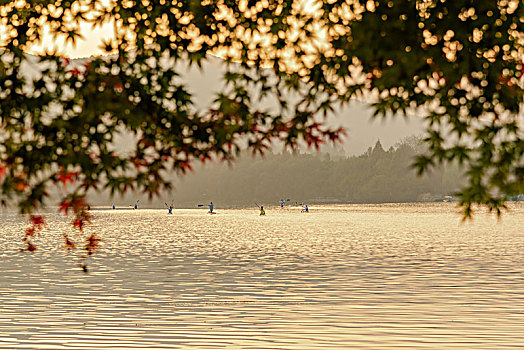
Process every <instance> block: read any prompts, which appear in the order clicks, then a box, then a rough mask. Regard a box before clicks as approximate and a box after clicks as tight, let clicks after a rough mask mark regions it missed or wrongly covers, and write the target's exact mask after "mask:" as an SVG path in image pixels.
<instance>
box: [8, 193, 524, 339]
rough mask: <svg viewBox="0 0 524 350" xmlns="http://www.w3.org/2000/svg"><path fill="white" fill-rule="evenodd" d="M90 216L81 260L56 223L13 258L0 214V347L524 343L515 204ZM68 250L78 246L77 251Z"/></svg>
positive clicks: (523, 254)
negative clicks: (82, 265)
mask: <svg viewBox="0 0 524 350" xmlns="http://www.w3.org/2000/svg"><path fill="white" fill-rule="evenodd" d="M218 213H219V214H218V215H207V214H206V211H205V210H198V209H194V210H191V209H187V210H182V209H181V210H177V209H175V210H174V214H173V215H168V214H167V210H137V211H132V210H116V211H96V210H95V211H93V214H94V216H95V220H94V222H93V224H92V225H91V226H89V227H88V228H87V232H93V231H94V232H97V233H99V236H100V237H101V238H103V242H102V244H101V248H100V250H99V251H98V252H97V253H96V254H95V256H94V257H93V258H92V259H90V261H89V269H90V270H89V273H88V274H84V273H83V272H82V271H81V270H80V269H79V267H78V265H77V263H78V256H79V254H80V252H74V253H68V252H66V251H64V250H63V249H62V248H61V246H62V245H63V242H62V239H61V235H62V233H63V232H72V229H71V228H70V226H69V225H68V223H67V221H66V220H65V219H64V218H63V217H62V216H60V215H57V214H50V215H49V217H48V227H47V229H46V230H45V231H44V233H43V234H42V236H41V237H39V238H38V239H36V243H37V245H38V250H37V251H35V252H34V253H32V254H28V253H20V252H18V250H19V249H20V248H21V247H22V242H21V238H22V235H23V232H24V229H25V227H27V224H26V219H22V218H20V217H19V216H18V215H17V214H16V213H9V212H5V211H4V212H3V213H2V214H0V220H1V221H0V225H1V226H0V232H1V235H0V247H1V248H2V249H1V251H0V348H2V349H100V348H111V349H133V348H137V349H142V348H147V349H177V348H186V349H220V348H227V349H235V348H236V349H320V348H324V349H353V348H356V349H368V348H369V349H377V348H379V349H380V348H381V349H391V348H413V349H427V348H438V349H450V348H464V349H483V348H486V349H488V348H490V349H491V348H511V347H514V348H516V347H522V346H523V344H524V229H523V227H524V205H523V204H522V203H514V204H511V211H510V212H509V213H505V214H504V216H503V218H502V219H501V220H500V221H498V220H497V219H496V217H494V216H490V215H488V214H486V213H483V212H479V213H477V214H476V216H475V218H474V220H473V221H472V222H467V223H461V217H460V214H459V213H458V212H457V209H456V208H455V206H454V205H453V204H446V203H435V204H385V205H348V206H319V207H313V208H311V212H310V213H309V214H300V210H299V209H297V208H286V209H284V210H279V209H277V208H269V209H268V210H267V215H266V216H265V217H259V216H258V215H257V214H258V211H257V210H255V209H253V210H220V208H218ZM77 243H79V242H78V241H77Z"/></svg>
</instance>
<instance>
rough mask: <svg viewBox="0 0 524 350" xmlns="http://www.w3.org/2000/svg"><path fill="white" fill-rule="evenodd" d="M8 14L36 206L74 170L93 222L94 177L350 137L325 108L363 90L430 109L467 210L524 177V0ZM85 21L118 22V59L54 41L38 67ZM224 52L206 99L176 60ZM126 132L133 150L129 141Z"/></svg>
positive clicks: (95, 8)
mask: <svg viewBox="0 0 524 350" xmlns="http://www.w3.org/2000/svg"><path fill="white" fill-rule="evenodd" d="M0 14H1V16H0V27H1V30H0V32H1V33H3V34H2V36H1V43H0V44H1V46H2V49H1V51H0V139H1V141H2V142H1V145H0V178H1V180H0V181H1V191H2V194H3V195H4V196H7V197H9V198H14V199H16V200H17V201H18V203H19V207H20V209H21V211H22V212H32V211H34V209H35V208H38V207H39V206H41V205H42V204H43V203H45V200H46V198H47V196H48V193H49V190H50V188H51V187H53V186H56V185H59V186H62V185H64V187H65V188H67V190H68V191H67V193H66V194H65V195H64V198H63V201H62V204H61V208H62V210H64V211H67V209H68V208H71V209H72V210H73V211H74V213H75V215H76V216H75V222H76V223H77V225H78V226H79V227H80V228H81V227H82V224H83V222H84V221H85V220H87V219H88V214H87V213H86V212H85V211H84V210H83V208H84V207H85V203H84V202H83V198H84V196H85V193H86V192H87V191H89V190H96V189H103V188H109V189H110V190H111V191H113V192H116V193H121V192H124V191H126V190H129V189H138V190H142V191H146V192H147V193H150V194H155V193H158V192H159V191H161V190H162V189H166V188H169V187H170V186H171V185H170V182H169V181H168V180H167V179H166V174H167V173H168V172H169V171H180V172H185V171H186V170H188V169H191V164H192V162H193V161H195V160H200V161H206V160H207V159H222V160H232V159H234V158H235V156H236V155H237V154H238V152H239V151H240V149H241V148H243V147H244V146H247V147H248V148H249V149H251V150H253V151H254V152H261V153H263V152H264V150H265V149H267V148H268V147H269V145H270V143H271V142H274V141H276V140H278V141H281V142H283V143H284V144H285V145H286V146H288V147H290V148H293V147H295V146H296V145H297V144H298V143H299V142H302V141H304V142H305V143H307V144H308V145H309V146H312V147H315V146H318V145H319V144H320V143H322V142H325V141H326V140H332V141H336V140H338V138H339V137H340V135H341V134H342V133H343V131H342V130H340V129H332V128H329V127H327V126H326V125H325V124H323V122H322V117H323V116H324V117H325V116H326V115H327V114H329V113H330V112H331V111H332V110H333V109H334V108H335V107H337V106H338V105H343V104H345V103H348V102H349V100H350V99H352V98H360V99H366V100H368V101H370V102H371V103H372V104H373V107H374V109H375V111H376V115H377V116H386V115H388V114H408V113H409V114H416V115H420V116H421V117H422V118H426V119H427V121H428V128H427V130H426V131H427V133H426V138H425V142H426V145H427V148H428V152H427V153H426V154H422V155H420V156H419V157H418V158H417V160H416V162H415V166H416V167H417V168H418V170H419V171H420V172H421V173H422V172H424V171H425V170H426V169H427V168H428V167H432V166H434V165H437V164H439V163H443V162H450V161H458V162H459V163H461V164H462V165H463V166H464V167H465V168H466V169H467V172H466V180H467V185H465V186H464V187H463V189H462V190H461V193H460V198H461V202H460V204H461V205H462V206H463V208H464V212H465V214H466V215H470V214H471V208H472V205H473V204H476V203H477V204H483V205H487V206H488V207H489V208H490V209H493V210H496V211H497V212H500V209H501V208H502V207H503V205H504V204H503V199H502V196H501V194H503V193H505V194H516V193H520V192H524V189H523V188H524V185H523V183H524V160H523V157H524V156H523V152H524V138H523V133H524V131H523V127H522V122H523V120H522V103H523V77H522V75H523V72H524V68H523V57H524V48H523V41H524V33H523V31H522V28H523V18H524V5H523V4H522V2H521V1H519V0H499V1H474V0H466V1H445V0H418V1H413V0H390V1H360V0H347V1H327V0H326V1H321V0H315V1H305V0H291V1H286V0H261V1H257V0H241V1H236V0H235V1H231V0H208V1H196V0H187V1H176V0H175V1H163V0H160V1H150V0H139V1H114V0H110V1H100V0H77V1H75V0H71V1H57V0H47V1H24V0H21V1H6V0H2V1H0ZM84 22H89V23H91V24H93V25H94V26H98V25H102V24H104V23H110V24H112V25H113V27H114V33H115V36H114V38H110V39H108V40H107V41H105V42H104V43H103V46H104V47H105V49H106V51H107V53H108V55H107V56H104V57H91V58H90V59H89V60H87V61H85V64H83V65H74V64H72V63H71V61H69V60H68V59H67V58H64V57H63V56H61V55H60V52H56V51H52V52H51V51H48V52H45V53H43V54H42V55H40V56H38V58H37V60H38V64H39V65H40V66H41V67H43V69H42V70H41V71H40V72H39V74H37V76H35V77H29V78H28V77H27V76H26V75H24V70H25V69H27V64H35V62H29V63H28V58H27V54H26V53H27V51H28V50H29V49H31V47H33V45H35V43H38V42H40V40H41V39H42V36H43V35H44V32H45V31H49V32H50V33H51V35H53V36H55V37H57V38H58V37H65V38H67V40H70V41H72V42H74V41H75V40H77V39H78V38H79V36H80V35H81V33H80V28H81V23H84ZM210 55H216V56H219V57H222V58H223V59H224V60H225V61H226V62H228V64H229V65H228V70H227V72H226V73H225V74H224V77H223V80H224V89H223V90H222V91H220V92H219V93H217V95H216V99H215V100H214V103H213V104H212V105H210V106H197V105H196V104H195V102H194V99H193V98H192V95H191V93H190V91H189V90H188V89H187V85H186V83H185V82H184V80H183V79H182V78H181V75H180V72H179V71H177V69H176V68H174V67H175V63H176V62H178V61H181V60H184V61H185V62H189V63H190V64H195V65H200V64H201V63H202V62H203V61H205V60H206V59H208V57H209V56H210ZM291 97H292V98H291ZM267 101H271V104H272V105H276V106H277V107H278V108H269V107H267V108H266V107H264V106H265V105H267V103H266V102H267ZM120 133H132V134H134V135H135V136H136V140H137V142H136V147H134V149H133V150H132V151H130V152H118V150H116V149H115V146H114V140H115V137H117V135H118V134H120ZM37 228H38V227H37Z"/></svg>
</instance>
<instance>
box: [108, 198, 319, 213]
mask: <svg viewBox="0 0 524 350" xmlns="http://www.w3.org/2000/svg"><path fill="white" fill-rule="evenodd" d="M139 201H140V200H137V201H136V202H135V204H134V205H130V206H131V207H133V210H136V209H138V202H139ZM288 201H289V199H287V200H283V199H281V200H280V208H281V209H282V208H284V206H285V205H286V202H288ZM255 204H256V203H255ZM165 205H166V208H167V211H168V214H173V209H174V200H173V201H171V204H170V205H168V204H167V203H165ZM298 205H299V204H298V202H295V206H298ZM204 206H207V207H208V208H209V211H208V214H216V212H215V211H214V209H215V205H214V204H213V202H210V203H209V204H198V207H204ZM257 207H258V208H259V209H260V215H266V211H265V210H264V206H263V205H260V206H259V205H258V204H257ZM112 209H113V210H115V209H116V207H115V204H114V203H113V205H112ZM300 212H301V213H309V208H308V206H307V204H304V207H303V208H302V210H300Z"/></svg>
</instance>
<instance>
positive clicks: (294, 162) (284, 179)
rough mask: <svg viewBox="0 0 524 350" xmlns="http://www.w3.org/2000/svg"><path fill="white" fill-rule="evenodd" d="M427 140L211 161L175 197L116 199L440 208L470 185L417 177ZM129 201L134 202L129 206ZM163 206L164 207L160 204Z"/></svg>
mask: <svg viewBox="0 0 524 350" xmlns="http://www.w3.org/2000/svg"><path fill="white" fill-rule="evenodd" d="M422 147H423V146H422V144H421V143H420V142H419V139H417V138H415V137H409V138H406V139H403V140H402V141H400V142H398V143H397V144H396V145H395V146H392V147H390V148H389V149H388V150H387V151H386V150H384V148H383V146H382V144H381V142H380V141H377V142H376V144H375V145H374V146H373V147H369V149H368V151H366V152H365V153H363V154H361V155H359V156H345V155H336V154H331V155H330V154H328V153H323V154H306V153H302V154H300V153H299V154H297V153H289V152H282V153H280V154H268V155H266V156H265V157H263V158H262V157H253V156H244V157H242V158H241V159H240V160H238V161H236V162H234V163H233V164H232V166H231V165H228V164H226V163H220V162H211V163H208V165H206V166H204V165H201V166H198V167H195V170H194V172H192V173H188V174H186V175H184V176H182V177H180V178H174V177H173V179H172V180H173V181H174V183H175V189H174V191H172V192H170V193H162V194H160V196H159V197H157V198H153V199H152V200H151V201H149V199H148V198H147V196H145V195H144V196H139V195H136V194H133V193H129V194H128V195H126V196H124V197H119V198H115V199H114V202H115V203H117V204H119V205H117V207H118V206H121V207H126V206H127V204H131V203H134V202H135V201H136V200H137V199H140V201H141V203H143V204H142V205H141V208H156V207H158V208H162V205H161V204H163V203H164V199H165V198H168V199H169V201H171V200H172V199H173V198H174V207H175V208H194V207H195V205H196V203H200V202H206V203H208V202H210V201H213V202H214V203H217V205H218V206H219V207H220V208H249V207H253V206H254V202H253V201H257V202H259V203H263V204H264V205H265V206H266V205H267V206H273V205H274V206H277V205H278V204H279V200H280V199H282V198H290V199H291V201H289V202H288V203H286V206H290V205H293V204H294V203H295V202H297V203H298V204H305V203H307V204H378V203H409V202H438V201H442V200H443V199H444V197H445V196H449V195H453V194H454V192H455V191H457V190H458V189H459V188H460V186H462V185H463V181H462V180H463V177H462V176H461V173H462V172H461V169H459V167H458V166H445V167H440V168H436V169H434V170H433V171H432V172H431V173H428V174H424V175H422V176H417V174H416V171H415V169H413V167H412V164H413V161H414V159H415V156H416V155H417V154H420V153H421V152H423V149H422ZM89 201H90V203H91V204H92V205H93V207H95V206H99V207H100V206H102V207H103V206H110V203H112V202H113V200H112V199H110V197H109V196H108V195H104V194H102V195H98V194H97V195H96V196H95V195H91V196H90V198H89ZM128 202H129V203H128ZM156 202H158V205H157V203H156Z"/></svg>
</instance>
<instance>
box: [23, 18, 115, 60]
mask: <svg viewBox="0 0 524 350" xmlns="http://www.w3.org/2000/svg"><path fill="white" fill-rule="evenodd" d="M82 35H83V36H84V39H82V40H78V42H77V43H76V45H75V46H72V45H71V44H68V45H65V44H64V41H63V40H53V39H51V37H50V36H44V39H43V40H42V44H40V45H36V46H34V47H33V48H32V49H31V52H32V53H41V52H42V51H45V50H52V49H53V48H56V49H58V51H59V52H60V53H63V54H65V55H66V56H68V57H71V58H79V57H89V56H91V55H98V54H102V53H103V50H101V49H100V44H101V43H102V40H104V39H109V38H111V37H112V36H113V26H112V25H111V24H106V25H104V26H103V27H101V28H100V27H98V28H96V29H92V28H91V25H90V24H84V25H82Z"/></svg>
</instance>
